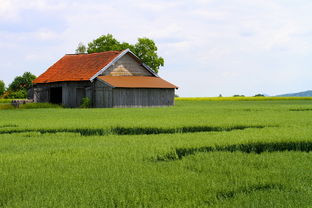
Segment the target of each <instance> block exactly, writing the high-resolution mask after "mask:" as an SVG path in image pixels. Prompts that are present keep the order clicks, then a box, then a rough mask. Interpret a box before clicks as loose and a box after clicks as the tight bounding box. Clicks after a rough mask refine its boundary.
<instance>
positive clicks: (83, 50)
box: [75, 42, 87, 54]
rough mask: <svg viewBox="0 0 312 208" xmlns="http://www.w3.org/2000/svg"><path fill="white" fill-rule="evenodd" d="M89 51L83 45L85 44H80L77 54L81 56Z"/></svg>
mask: <svg viewBox="0 0 312 208" xmlns="http://www.w3.org/2000/svg"><path fill="white" fill-rule="evenodd" d="M86 51H87V47H86V46H85V45H84V44H83V43H81V42H80V43H79V44H78V47H77V49H76V51H75V53H76V54H79V53H85V52H86Z"/></svg>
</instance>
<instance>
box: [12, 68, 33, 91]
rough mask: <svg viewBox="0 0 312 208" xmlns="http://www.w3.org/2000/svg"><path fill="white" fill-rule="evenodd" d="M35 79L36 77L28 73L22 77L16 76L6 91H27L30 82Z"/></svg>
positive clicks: (30, 84)
mask: <svg viewBox="0 0 312 208" xmlns="http://www.w3.org/2000/svg"><path fill="white" fill-rule="evenodd" d="M34 79H36V76H35V75H33V74H32V73H30V72H25V73H24V74H23V75H22V76H17V77H15V79H14V80H13V82H12V83H11V84H10V85H9V88H8V90H9V91H13V92H17V91H19V90H25V91H27V90H28V89H29V88H30V87H31V86H32V81H33V80H34Z"/></svg>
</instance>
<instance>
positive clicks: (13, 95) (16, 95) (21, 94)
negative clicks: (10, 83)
mask: <svg viewBox="0 0 312 208" xmlns="http://www.w3.org/2000/svg"><path fill="white" fill-rule="evenodd" d="M3 98H6V99H25V98H27V91H26V90H19V91H16V92H13V91H7V92H6V93H4V96H3Z"/></svg>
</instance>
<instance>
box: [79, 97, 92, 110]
mask: <svg viewBox="0 0 312 208" xmlns="http://www.w3.org/2000/svg"><path fill="white" fill-rule="evenodd" d="M90 107H91V100H90V98H87V97H85V98H83V99H82V102H81V105H80V108H90Z"/></svg>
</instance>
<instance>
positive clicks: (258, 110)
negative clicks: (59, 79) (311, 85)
mask: <svg viewBox="0 0 312 208" xmlns="http://www.w3.org/2000/svg"><path fill="white" fill-rule="evenodd" d="M0 118H1V120H0V187H1V188H0V207H312V197H311V196H312V174H311V173H312V153H311V150H312V128H311V124H312V100H274V101H227V102H224V101H213V102H212V101H205V100H202V101H198V100H188V101H183V100H177V101H176V106H174V107H167V108H137V109H66V108H48V109H43V108H42V109H18V110H0Z"/></svg>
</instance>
